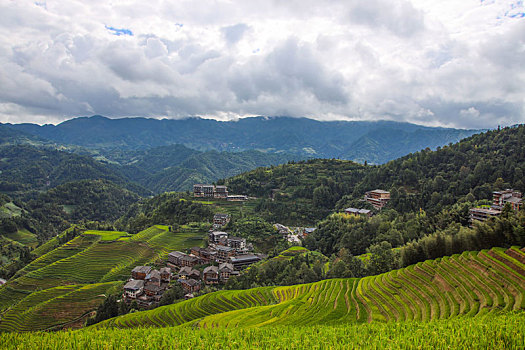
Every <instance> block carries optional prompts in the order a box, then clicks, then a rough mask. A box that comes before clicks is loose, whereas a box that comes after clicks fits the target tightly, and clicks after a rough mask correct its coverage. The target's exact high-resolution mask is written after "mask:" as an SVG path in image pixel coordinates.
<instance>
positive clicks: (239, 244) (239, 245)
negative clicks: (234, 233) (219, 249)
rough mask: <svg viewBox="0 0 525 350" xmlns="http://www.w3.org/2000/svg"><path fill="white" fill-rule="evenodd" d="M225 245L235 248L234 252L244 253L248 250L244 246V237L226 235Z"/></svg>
mask: <svg viewBox="0 0 525 350" xmlns="http://www.w3.org/2000/svg"><path fill="white" fill-rule="evenodd" d="M227 245H228V247H230V248H233V249H235V253H236V254H246V253H247V251H248V250H247V247H246V238H240V237H228V241H227Z"/></svg>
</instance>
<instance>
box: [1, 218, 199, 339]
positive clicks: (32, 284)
mask: <svg viewBox="0 0 525 350" xmlns="http://www.w3.org/2000/svg"><path fill="white" fill-rule="evenodd" d="M167 230H168V228H167V227H166V226H153V227H150V228H149V229H146V230H144V231H142V232H140V233H138V234H137V235H134V236H133V237H131V238H130V239H129V240H128V241H120V240H111V241H108V240H106V241H105V240H103V239H102V237H103V236H111V237H116V235H117V233H115V234H114V235H113V234H112V233H103V234H102V235H100V234H85V235H81V236H78V237H76V238H74V239H73V240H71V241H69V242H68V243H66V244H64V245H62V246H61V247H59V248H57V249H55V250H52V251H50V252H49V253H47V254H44V255H42V256H41V257H39V258H38V259H36V260H34V261H33V262H31V263H30V264H29V265H27V266H26V267H25V268H24V269H22V270H21V271H20V272H19V273H18V274H17V275H16V276H15V278H14V279H12V280H10V281H9V282H8V283H7V284H6V285H5V286H4V287H1V288H0V313H2V312H3V313H4V315H0V317H1V318H0V329H2V328H3V327H4V323H5V322H6V319H5V317H4V316H6V315H7V314H10V315H13V312H14V311H13V310H16V312H19V311H20V310H21V309H19V308H18V306H19V305H22V306H24V307H25V308H28V307H29V306H31V307H38V308H41V309H42V310H44V311H42V312H46V311H45V310H48V309H49V308H50V307H51V305H53V304H52V303H51V300H52V299H53V293H52V292H50V294H47V293H46V292H47V291H53V290H54V291H59V292H60V291H62V290H61V289H59V290H57V289H55V287H59V286H70V285H84V284H94V285H96V284H99V283H102V282H112V281H124V280H126V279H127V278H129V275H130V273H131V270H132V269H133V268H134V267H135V266H138V265H145V264H149V263H152V262H154V261H156V260H158V259H164V258H165V257H166V256H167V254H168V252H169V251H171V250H179V249H184V248H187V247H191V246H195V245H200V244H201V243H202V238H203V237H204V233H202V234H201V235H200V236H197V235H196V234H195V233H174V232H168V231H167ZM118 235H121V233H118ZM82 288H84V289H82V290H85V288H88V287H82ZM99 294H103V293H99ZM34 295H36V296H35V297H34V298H33V296H34ZM68 295H70V296H71V297H72V298H83V296H82V294H79V293H76V294H75V293H73V294H71V293H70V294H68ZM37 296H38V298H37ZM45 297H48V298H50V299H49V300H48V301H46V302H44V301H43V299H42V298H45ZM35 298H37V299H35ZM80 301H81V300H80V299H79V302H80ZM99 302H100V298H98V299H96V300H95V301H93V303H92V304H89V307H86V308H80V309H82V310H84V309H89V308H91V309H93V308H94V307H95V306H96V305H97V304H98V303H99ZM9 309H10V310H11V311H9ZM68 315H69V314H68ZM10 317H14V316H10ZM31 317H32V316H31ZM67 317H69V318H71V317H73V316H71V315H69V316H67ZM62 323H64V322H62ZM62 323H60V324H62ZM12 324H13V325H14V326H9V327H11V328H9V327H7V326H6V327H7V328H5V329H9V330H11V329H12V327H14V329H18V328H16V327H20V328H19V329H18V330H21V331H23V330H26V328H24V327H22V325H23V324H25V322H23V321H20V322H19V323H16V322H15V323H12ZM48 326H49V325H48V323H46V322H45V321H42V326H41V327H36V326H34V325H32V327H33V329H47V327H48ZM35 327H36V328H35ZM28 329H29V328H28Z"/></svg>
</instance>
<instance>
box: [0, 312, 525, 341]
mask: <svg viewBox="0 0 525 350" xmlns="http://www.w3.org/2000/svg"><path fill="white" fill-rule="evenodd" d="M524 321H525V314H524V313H505V314H501V315H492V314H491V315H485V316H480V317H472V318H467V317H456V318H453V319H450V320H436V321H432V322H426V323H421V322H416V321H414V322H400V323H379V322H376V323H371V324H353V325H346V324H345V325H335V326H327V325H316V326H306V327H305V326H282V327H257V328H240V329H239V328H234V329H228V328H215V329H199V328H197V329H195V328H193V327H184V326H183V327H171V328H149V329H144V328H138V329H108V328H101V329H93V328H87V329H83V330H79V331H74V332H71V331H63V332H41V333H24V334H21V333H6V334H3V335H2V339H1V340H2V348H4V349H29V348H33V347H35V344H38V346H39V348H42V349H82V350H86V349H172V348H173V349H242V350H247V349H428V350H436V349H439V350H441V349H443V350H445V349H523V344H525V322H524Z"/></svg>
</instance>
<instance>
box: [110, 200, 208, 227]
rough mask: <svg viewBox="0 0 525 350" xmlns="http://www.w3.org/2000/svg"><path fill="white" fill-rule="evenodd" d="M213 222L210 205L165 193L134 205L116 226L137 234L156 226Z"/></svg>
mask: <svg viewBox="0 0 525 350" xmlns="http://www.w3.org/2000/svg"><path fill="white" fill-rule="evenodd" d="M212 221H213V210H212V208H211V207H210V206H209V205H205V204H201V203H198V202H193V201H191V200H186V199H184V198H183V196H181V194H178V193H164V194H161V195H158V196H155V197H153V198H150V199H146V200H143V201H141V202H138V203H135V204H134V205H132V206H131V207H130V208H129V210H128V211H127V213H126V214H125V215H123V216H122V217H121V218H120V219H119V220H118V221H117V223H116V226H117V227H118V228H121V229H123V230H125V231H128V232H131V233H135V232H138V231H141V230H143V229H145V228H146V227H150V226H152V225H156V224H166V225H174V226H179V225H184V224H188V223H190V222H209V223H210V224H211V222H212Z"/></svg>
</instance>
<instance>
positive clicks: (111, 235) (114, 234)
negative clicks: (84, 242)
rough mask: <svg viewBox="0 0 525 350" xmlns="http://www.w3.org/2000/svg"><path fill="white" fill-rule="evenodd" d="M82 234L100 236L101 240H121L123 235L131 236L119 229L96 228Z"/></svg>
mask: <svg viewBox="0 0 525 350" xmlns="http://www.w3.org/2000/svg"><path fill="white" fill-rule="evenodd" d="M83 234H84V235H95V236H100V237H101V240H102V241H117V240H121V238H125V237H131V235H130V234H129V233H127V232H120V231H96V230H88V231H85V232H84V233H83Z"/></svg>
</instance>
